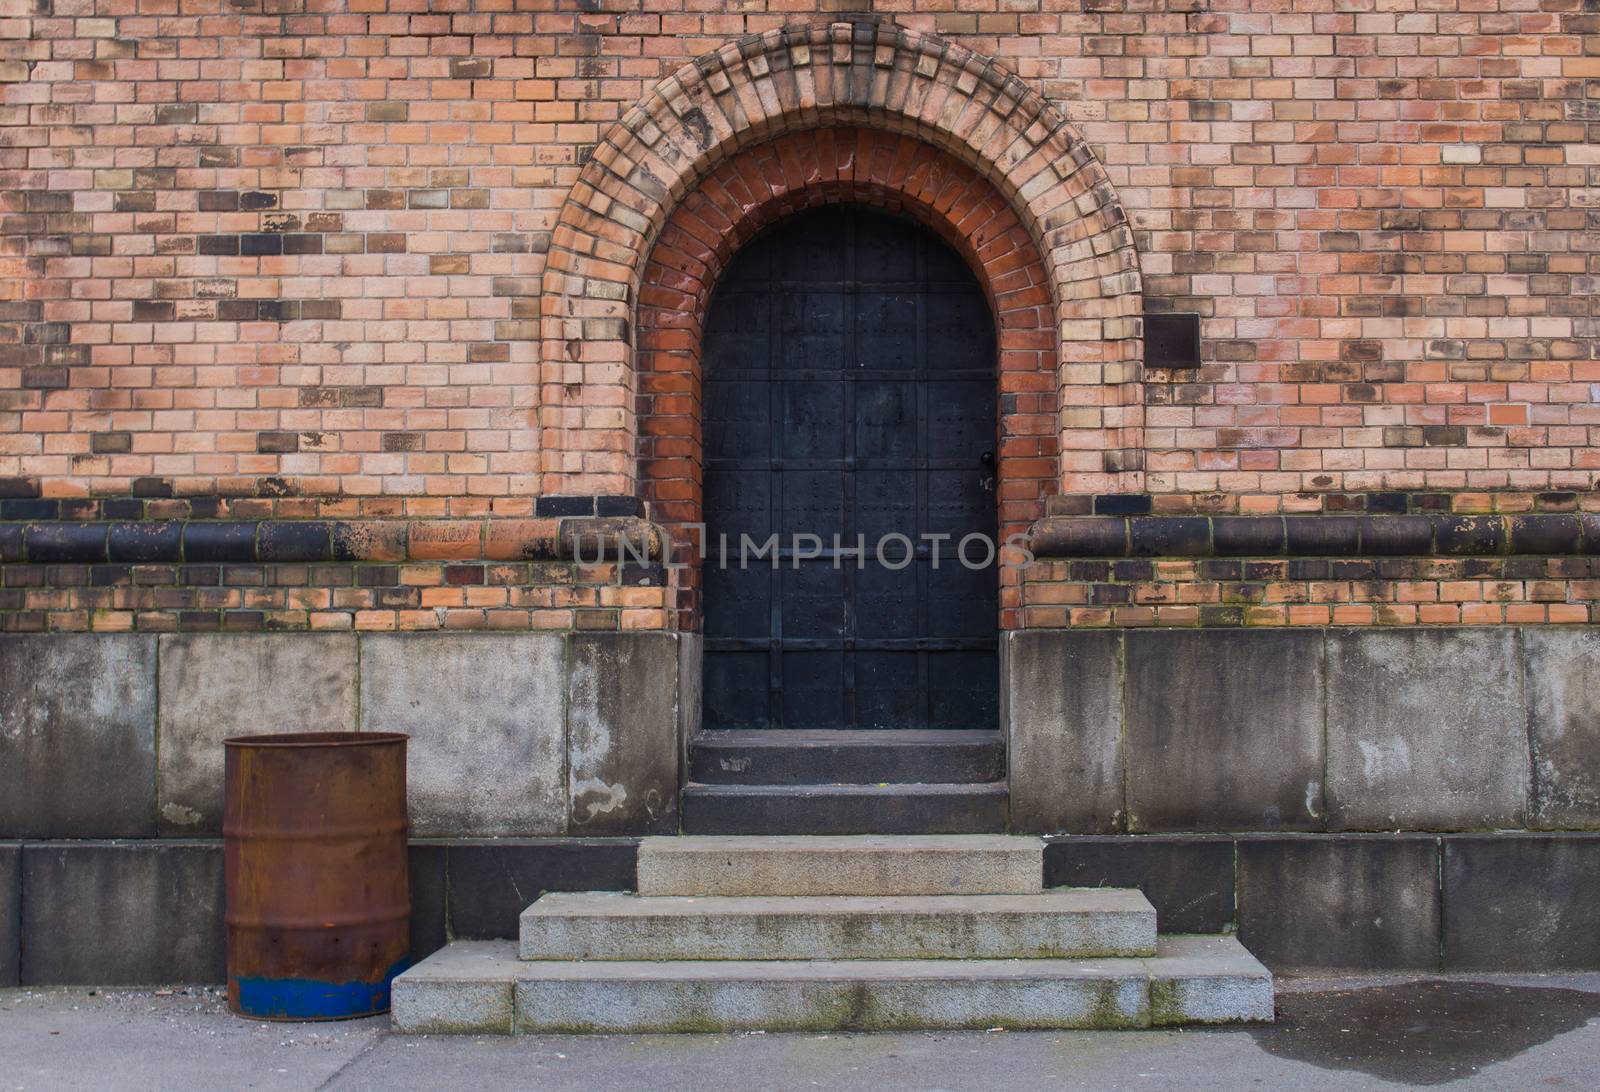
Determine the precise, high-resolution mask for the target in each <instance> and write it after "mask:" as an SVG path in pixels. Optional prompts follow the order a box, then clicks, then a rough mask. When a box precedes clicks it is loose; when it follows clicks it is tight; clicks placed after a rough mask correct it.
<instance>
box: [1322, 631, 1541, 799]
mask: <svg viewBox="0 0 1600 1092" xmlns="http://www.w3.org/2000/svg"><path fill="white" fill-rule="evenodd" d="M1327 709H1328V769H1327V799H1328V813H1329V814H1328V822H1329V825H1330V826H1331V827H1333V828H1334V829H1338V830H1482V829H1485V828H1490V829H1492V828H1496V827H1501V828H1504V827H1520V826H1522V824H1523V816H1524V814H1525V813H1526V803H1527V795H1528V781H1529V772H1528V769H1529V758H1528V734H1527V726H1526V723H1525V721H1526V718H1525V714H1524V710H1523V698H1522V670H1521V664H1520V662H1519V655H1518V648H1517V633H1516V631H1515V630H1512V629H1501V628H1478V629H1410V630H1403V631H1401V630H1370V629H1369V630H1338V631H1334V632H1332V633H1330V634H1329V635H1328V702H1327Z"/></svg>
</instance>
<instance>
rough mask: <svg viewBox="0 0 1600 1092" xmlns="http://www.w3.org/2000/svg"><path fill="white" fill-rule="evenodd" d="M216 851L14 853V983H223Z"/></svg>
mask: <svg viewBox="0 0 1600 1092" xmlns="http://www.w3.org/2000/svg"><path fill="white" fill-rule="evenodd" d="M222 885H223V877H222V843H221V842H214V841H187V842H185V841H154V840H149V841H134V842H54V843H35V844H30V845H24V846H23V849H22V974H21V979H22V984H23V985H25V986H38V985H66V984H89V985H105V986H122V985H140V984H149V983H171V982H199V983H212V982H222V981H223V980H224V979H225V978H226V977H227V962H226V954H225V952H226V949H225V944H224V936H223V923H222V909H223V895H222V890H223V887H222Z"/></svg>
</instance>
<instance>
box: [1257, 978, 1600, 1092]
mask: <svg viewBox="0 0 1600 1092" xmlns="http://www.w3.org/2000/svg"><path fill="white" fill-rule="evenodd" d="M1597 1016H1600V993H1585V992H1583V991H1581V990H1563V989H1545V988H1541V987H1528V986H1511V985H1498V984H1494V983H1484V982H1460V981H1454V982H1449V981H1421V982H1406V983H1401V984H1397V985H1393V986H1377V987H1366V988H1363V989H1358V990H1333V991H1328V992H1316V993H1289V994H1282V995H1280V996H1279V998H1278V1019H1277V1022H1276V1023H1275V1024H1273V1025H1271V1026H1269V1027H1262V1028H1257V1029H1255V1030H1254V1031H1252V1035H1253V1036H1254V1037H1255V1040H1256V1042H1257V1044H1258V1045H1259V1046H1260V1047H1261V1048H1262V1049H1263V1050H1265V1051H1266V1052H1267V1053H1269V1054H1272V1055H1274V1056H1275V1057H1279V1058H1292V1059H1294V1060H1295V1061H1300V1062H1307V1063H1310V1064H1311V1065H1315V1066H1319V1067H1321V1068H1323V1069H1348V1070H1356V1071H1358V1072H1362V1073H1367V1074H1370V1075H1371V1076H1374V1077H1382V1078H1385V1079H1387V1080H1392V1081H1400V1082H1404V1083H1408V1084H1444V1083H1445V1082H1447V1081H1452V1080H1459V1079H1460V1078H1462V1077H1467V1076H1471V1075H1472V1074H1473V1073H1474V1072H1476V1071H1478V1070H1480V1069H1482V1068H1483V1067H1485V1066H1488V1065H1492V1064H1494V1063H1495V1062H1500V1061H1504V1060H1505V1059H1507V1058H1513V1057H1516V1056H1517V1055H1518V1054H1521V1053H1522V1052H1523V1051H1525V1050H1528V1049H1530V1048H1532V1047H1536V1046H1538V1045H1539V1044H1541V1043H1546V1042H1549V1041H1550V1040H1551V1039H1554V1038H1555V1037H1556V1036H1557V1035H1560V1034H1562V1033H1563V1032H1567V1031H1571V1030H1573V1029H1574V1028H1579V1027H1582V1026H1583V1025H1584V1024H1585V1023H1586V1022H1587V1021H1589V1020H1590V1019H1592V1018H1594V1017H1597Z"/></svg>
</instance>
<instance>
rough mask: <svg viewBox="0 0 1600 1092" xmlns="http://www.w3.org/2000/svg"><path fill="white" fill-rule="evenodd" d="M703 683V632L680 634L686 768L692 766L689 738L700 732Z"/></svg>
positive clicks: (680, 708) (682, 758) (681, 721)
mask: <svg viewBox="0 0 1600 1092" xmlns="http://www.w3.org/2000/svg"><path fill="white" fill-rule="evenodd" d="M704 682H705V645H704V642H703V641H702V640H701V637H700V634H698V633H680V634H678V741H679V758H678V760H679V762H681V763H682V767H681V768H682V769H685V770H687V769H688V768H689V741H690V740H692V739H694V737H695V735H696V734H697V733H698V732H699V731H700V718H701V716H702V700H701V699H702V687H703V684H704Z"/></svg>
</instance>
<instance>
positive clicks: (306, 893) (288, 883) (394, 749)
mask: <svg viewBox="0 0 1600 1092" xmlns="http://www.w3.org/2000/svg"><path fill="white" fill-rule="evenodd" d="M406 739H407V737H406V736H404V735H401V734H398V733H392V732H306V733H301V734H292V733H291V734H287V735H262V736H240V737H238V738H236V739H229V740H225V741H224V745H225V747H226V753H227V773H226V777H225V782H226V793H227V795H226V800H225V803H224V809H223V820H222V836H223V857H224V867H225V872H226V876H227V893H226V897H227V913H226V920H227V926H228V1006H229V1007H230V1008H231V1009H233V1011H234V1012H237V1013H240V1014H241V1015H244V1016H252V1017H258V1018H261V1019H266V1020H340V1019H344V1018H347V1017H354V1016H369V1015H371V1014H373V1013H379V1012H386V1011H387V1010H388V1008H389V983H390V982H391V981H392V980H393V978H394V976H395V975H397V974H399V973H400V972H401V971H403V970H405V968H406V962H407V954H408V953H409V951H410V948H411V943H410V933H411V895H410V885H409V877H408V874H407V867H406V832H407V828H408V823H407V821H406Z"/></svg>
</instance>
